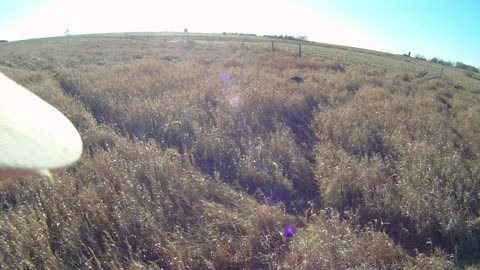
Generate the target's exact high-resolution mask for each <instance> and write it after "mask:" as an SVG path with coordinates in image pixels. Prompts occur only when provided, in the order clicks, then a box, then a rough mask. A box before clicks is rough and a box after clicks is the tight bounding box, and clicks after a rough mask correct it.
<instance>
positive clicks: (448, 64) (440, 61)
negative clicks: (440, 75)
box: [438, 59, 453, 67]
mask: <svg viewBox="0 0 480 270" xmlns="http://www.w3.org/2000/svg"><path fill="white" fill-rule="evenodd" d="M438 63H439V64H440V65H443V66H447V67H453V63H452V62H449V61H444V60H442V59H439V60H438Z"/></svg>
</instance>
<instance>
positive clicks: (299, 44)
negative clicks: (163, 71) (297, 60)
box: [298, 43, 302, 57]
mask: <svg viewBox="0 0 480 270" xmlns="http://www.w3.org/2000/svg"><path fill="white" fill-rule="evenodd" d="M298 57H302V44H301V43H298Z"/></svg>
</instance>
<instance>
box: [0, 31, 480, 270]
mask: <svg viewBox="0 0 480 270" xmlns="http://www.w3.org/2000/svg"><path fill="white" fill-rule="evenodd" d="M297 44H298V43H294V42H285V41H279V40H277V41H276V48H277V51H276V52H275V53H273V52H272V51H271V40H270V39H266V38H259V37H258V38H255V37H243V36H230V35H194V34H191V35H178V34H175V35H174V34H169V35H167V34H161V35H160V34H153V33H148V34H146V33H143V34H141V33H139V34H108V35H88V36H70V37H58V38H49V39H39V40H30V41H22V42H12V43H7V44H2V45H0V71H1V72H3V73H4V74H6V75H7V76H9V77H10V78H12V79H14V80H16V81H17V82H18V83H20V84H21V85H23V86H25V87H27V88H29V89H31V90H32V91H33V92H34V93H36V94H37V95H39V96H40V97H42V98H43V99H45V100H46V101H47V102H49V103H51V104H52V105H54V106H55V107H57V108H58V109H59V110H61V111H62V112H63V113H64V114H65V115H66V116H67V117H68V118H69V119H70V120H71V121H72V122H73V123H74V125H75V126H76V127H77V128H78V130H79V131H80V133H81V135H82V139H83V141H84V145H85V149H84V155H83V157H82V159H81V160H80V162H79V163H77V164H76V165H75V166H74V167H72V168H70V169H68V170H66V171H64V172H61V173H59V174H57V175H55V179H54V180H55V181H53V182H50V181H46V179H41V178H34V177H30V178H22V179H19V181H8V182H3V183H1V184H2V187H1V189H0V204H1V206H2V208H1V210H0V211H1V212H0V269H457V268H459V269H460V268H466V269H476V268H475V267H479V264H480V260H479V256H478V254H480V165H479V164H480V163H479V161H480V80H478V79H475V76H474V77H473V78H470V77H467V76H465V75H464V72H463V70H460V69H455V68H445V70H444V74H443V76H442V78H436V77H438V76H439V74H440V70H441V68H442V67H441V66H440V65H436V64H432V63H429V62H425V61H421V60H417V59H412V58H407V57H404V56H396V55H389V54H385V53H380V52H371V51H366V50H360V49H354V48H346V47H338V46H332V45H327V44H316V43H304V44H303V45H302V51H303V53H304V55H303V57H301V58H300V57H298V56H297V51H296V50H297V49H298V45H297ZM422 71H428V74H427V75H426V76H424V77H422V78H417V77H419V76H417V75H418V74H419V73H421V72H422ZM477 75H478V74H477ZM293 76H300V77H302V78H304V83H299V84H297V83H295V82H292V81H290V80H289V78H291V77H293ZM477 77H478V76H477ZM19 106H21V105H20V104H19ZM25 109H28V108H25Z"/></svg>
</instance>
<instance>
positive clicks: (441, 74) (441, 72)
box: [440, 67, 443, 79]
mask: <svg viewBox="0 0 480 270" xmlns="http://www.w3.org/2000/svg"><path fill="white" fill-rule="evenodd" d="M442 76H443V67H442V71H440V79H441V78H442Z"/></svg>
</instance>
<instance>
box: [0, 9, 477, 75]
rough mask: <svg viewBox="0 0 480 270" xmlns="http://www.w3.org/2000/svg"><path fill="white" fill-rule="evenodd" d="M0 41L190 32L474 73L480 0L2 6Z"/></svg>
mask: <svg viewBox="0 0 480 270" xmlns="http://www.w3.org/2000/svg"><path fill="white" fill-rule="evenodd" d="M0 11H2V12H1V15H0V39H6V40H10V41H13V40H22V39H30V38H38V37H49V36H61V35H63V34H64V32H65V30H66V29H69V30H70V33H71V34H73V35H75V34H88V33H107V32H163V31H174V32H182V31H183V29H184V28H188V29H189V31H190V32H202V33H223V32H237V33H255V34H258V35H264V34H276V35H292V36H307V38H308V40H311V41H318V42H324V43H331V44H338V45H346V46H352V47H359V48H367V49H372V50H377V51H381V52H390V53H397V54H404V53H408V52H411V53H412V56H414V55H416V54H420V55H422V56H424V57H426V58H432V57H438V58H441V59H443V60H446V61H452V62H457V61H460V62H463V63H466V64H470V65H473V66H476V67H479V66H480V50H479V48H480V34H479V33H480V30H479V27H480V0H330V1H327V0H296V1H295V0H275V1H267V0H264V1H262V0H232V1H230V0H169V1H164V0H124V1H121V0H116V1H110V0H103V1H102V0H82V1H73V0H1V1H0Z"/></svg>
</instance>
